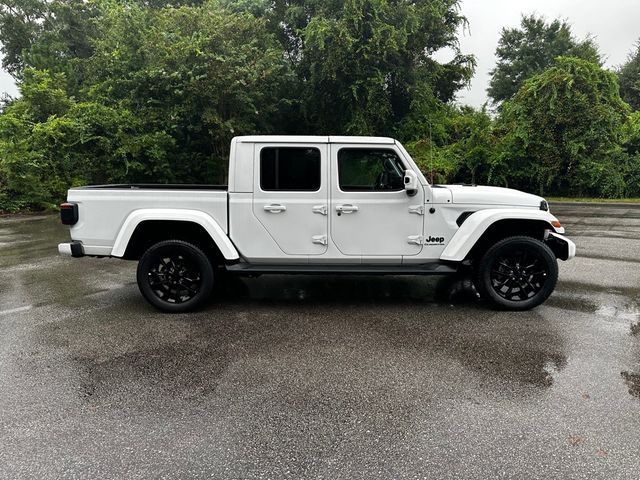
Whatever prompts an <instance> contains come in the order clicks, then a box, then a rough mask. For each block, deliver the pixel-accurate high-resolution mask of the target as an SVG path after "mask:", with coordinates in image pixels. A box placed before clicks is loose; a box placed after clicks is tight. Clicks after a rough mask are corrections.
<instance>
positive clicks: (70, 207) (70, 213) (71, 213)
mask: <svg viewBox="0 0 640 480" xmlns="http://www.w3.org/2000/svg"><path fill="white" fill-rule="evenodd" d="M60 221H62V223H63V225H75V224H76V223H78V205H77V204H76V203H69V202H65V203H61V204H60Z"/></svg>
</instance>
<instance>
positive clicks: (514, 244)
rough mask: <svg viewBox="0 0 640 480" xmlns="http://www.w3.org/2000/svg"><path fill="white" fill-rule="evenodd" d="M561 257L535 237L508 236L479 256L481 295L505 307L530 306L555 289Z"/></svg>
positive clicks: (477, 279)
mask: <svg viewBox="0 0 640 480" xmlns="http://www.w3.org/2000/svg"><path fill="white" fill-rule="evenodd" d="M557 282H558V261H557V260H556V256H555V255H554V253H553V252H552V251H551V249H550V248H549V247H548V246H547V245H545V244H544V243H543V242H541V241H540V240H537V239H535V238H532V237H524V236H522V237H509V238H505V239H503V240H500V241H499V242H498V243H496V244H495V245H493V246H492V247H491V248H489V250H487V251H486V253H485V254H484V255H483V256H482V257H481V258H480V261H479V262H478V265H477V267H476V269H475V283H476V287H477V289H478V291H479V292H480V295H481V296H482V297H483V298H485V299H487V300H489V301H490V302H491V303H492V304H493V305H495V306H496V307H498V308H501V309H504V310H530V309H532V308H534V307H537V306H538V305H540V304H541V303H542V302H544V301H545V300H546V299H547V298H549V296H550V295H551V294H552V293H553V291H554V289H555V288H556V284H557Z"/></svg>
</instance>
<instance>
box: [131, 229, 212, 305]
mask: <svg viewBox="0 0 640 480" xmlns="http://www.w3.org/2000/svg"><path fill="white" fill-rule="evenodd" d="M137 280H138V287H139V288H140V292H141V293H142V295H143V296H144V298H145V299H146V300H147V301H148V302H149V303H150V304H151V305H153V306H154V307H156V308H158V309H160V310H162V311H165V312H173V313H181V312H189V311H192V310H194V309H196V308H198V307H199V306H201V305H202V304H203V303H204V302H205V301H206V300H207V299H208V298H209V296H210V295H211V291H212V290H213V267H212V266H211V262H210V261H209V259H208V258H207V256H206V255H205V254H204V252H203V251H202V250H200V249H199V248H198V247H196V246H195V245H192V244H191V243H188V242H184V241H182V240H165V241H162V242H159V243H156V244H155V245H153V246H151V247H150V248H149V249H148V250H147V251H146V252H145V253H144V255H142V258H141V259H140V262H139V263H138V272H137Z"/></svg>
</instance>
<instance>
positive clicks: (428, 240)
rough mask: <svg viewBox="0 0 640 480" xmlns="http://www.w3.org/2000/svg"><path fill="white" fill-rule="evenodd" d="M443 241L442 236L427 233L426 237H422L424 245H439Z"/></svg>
mask: <svg viewBox="0 0 640 480" xmlns="http://www.w3.org/2000/svg"><path fill="white" fill-rule="evenodd" d="M443 243H444V237H432V236H431V235H429V236H428V237H424V244H425V245H440V244H443Z"/></svg>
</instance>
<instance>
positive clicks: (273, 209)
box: [264, 204, 287, 213]
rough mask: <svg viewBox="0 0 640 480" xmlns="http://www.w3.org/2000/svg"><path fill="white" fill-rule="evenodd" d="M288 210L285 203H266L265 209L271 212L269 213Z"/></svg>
mask: <svg viewBox="0 0 640 480" xmlns="http://www.w3.org/2000/svg"><path fill="white" fill-rule="evenodd" d="M286 210H287V207H285V206H284V205H276V204H272V205H265V206H264V211H265V212H269V213H281V212H284V211H286Z"/></svg>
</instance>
